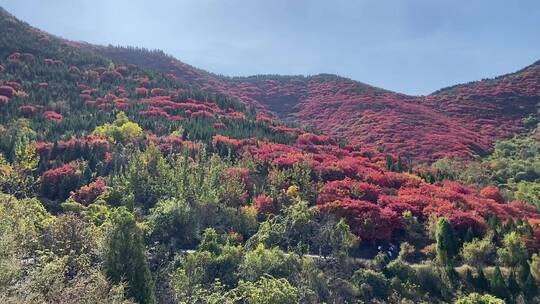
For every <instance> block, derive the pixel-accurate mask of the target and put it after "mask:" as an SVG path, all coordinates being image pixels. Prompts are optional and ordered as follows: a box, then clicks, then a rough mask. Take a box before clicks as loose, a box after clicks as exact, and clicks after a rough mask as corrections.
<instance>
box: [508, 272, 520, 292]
mask: <svg viewBox="0 0 540 304" xmlns="http://www.w3.org/2000/svg"><path fill="white" fill-rule="evenodd" d="M507 286H508V291H510V293H511V294H512V295H514V296H515V295H517V294H518V293H519V292H520V288H519V284H518V282H517V280H516V274H515V273H514V272H512V273H510V276H508V282H507Z"/></svg>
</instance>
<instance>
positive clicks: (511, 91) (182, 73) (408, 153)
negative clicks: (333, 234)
mask: <svg viewBox="0 0 540 304" xmlns="http://www.w3.org/2000/svg"><path fill="white" fill-rule="evenodd" d="M94 49H95V50H97V51H98V52H99V53H101V54H103V55H104V56H107V57H109V58H113V59H115V60H119V61H121V62H127V63H136V64H139V65H141V66H144V67H146V68H151V69H156V70H160V71H162V72H167V73H172V74H174V75H176V76H177V77H178V78H179V79H181V80H182V81H184V82H187V83H190V84H192V85H196V86H198V87H200V88H204V89H206V90H210V91H214V92H219V93H221V94H225V95H227V96H230V97H233V98H236V99H239V100H240V101H242V102H243V103H244V104H246V105H248V106H255V107H257V108H259V109H263V110H266V111H270V112H272V113H275V114H277V115H278V116H280V117H281V118H285V119H289V120H293V121H296V122H299V123H301V124H304V125H308V126H311V127H314V128H316V129H319V130H321V131H323V132H325V133H327V134H330V135H332V136H336V137H343V138H346V139H347V140H349V141H351V142H353V143H358V144H365V145H368V146H372V147H382V148H384V150H385V151H387V152H389V153H392V154H395V155H401V156H402V157H405V158H409V159H411V160H414V161H433V160H436V159H439V158H441V157H445V156H450V157H456V156H457V157H462V158H471V157H472V156H474V155H478V154H479V155H483V154H486V153H487V152H489V151H490V150H491V148H492V145H493V142H494V141H495V140H497V139H501V138H506V137H509V136H512V135H513V134H515V133H520V132H523V131H525V128H524V125H523V120H524V119H526V118H528V117H530V116H536V117H537V116H538V111H539V100H540V87H539V86H540V67H539V65H538V64H536V65H532V66H530V67H528V68H526V69H523V70H521V71H519V72H518V73H515V74H510V75H506V76H503V77H499V78H496V79H494V80H483V81H479V82H475V83H472V84H467V85H460V86H456V87H453V88H452V89H445V90H441V91H439V92H436V93H434V94H432V95H429V96H407V95H404V94H399V93H394V92H391V91H386V90H383V89H379V88H376V87H372V86H369V85H366V84H362V83H359V82H356V81H353V80H350V79H345V78H341V77H338V76H333V75H317V76H312V77H303V76H271V75H261V76H253V77H238V78H229V77H221V76H218V75H213V74H210V73H208V72H205V71H201V70H198V69H196V68H193V67H191V66H189V65H186V64H184V63H182V62H180V61H178V60H176V59H174V58H173V57H170V56H167V55H165V54H163V53H160V52H148V51H146V52H145V51H142V50H137V49H133V48H115V47H94Z"/></svg>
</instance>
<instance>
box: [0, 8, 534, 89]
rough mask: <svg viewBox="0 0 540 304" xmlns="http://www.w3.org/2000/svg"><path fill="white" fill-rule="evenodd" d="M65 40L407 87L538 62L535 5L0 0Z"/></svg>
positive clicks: (223, 65) (240, 72)
mask: <svg viewBox="0 0 540 304" xmlns="http://www.w3.org/2000/svg"><path fill="white" fill-rule="evenodd" d="M0 6H2V7H4V8H5V9H7V10H8V11H9V12H10V13H12V14H14V15H15V16H17V17H18V18H20V19H22V20H23V21H26V22H28V23H30V24H31V25H33V26H35V27H38V28H40V29H43V30H45V31H47V32H50V33H52V34H55V35H57V36H61V37H63V38H67V39H71V40H76V41H86V42H89V43H96V44H103V45H108V44H113V45H122V46H128V45H130V46H139V47H145V48H149V49H161V50H163V51H165V52H166V53H168V54H171V55H173V56H175V57H176V58H178V59H179V60H181V61H183V62H186V63H188V64H191V65H193V66H196V67H198V68H202V69H204V70H207V71H210V72H213V73H217V74H223V75H227V76H248V75H255V74H283V75H299V74H302V75H314V74H319V73H332V74H338V75H341V76H345V77H349V78H352V79H355V80H358V81H361V82H364V83H368V84H371V85H375V86H378V87H382V88H385V89H389V90H393V91H397V92H401V93H406V94H414V95H421V94H429V93H431V92H433V91H435V90H437V89H440V88H443V87H446V86H449V85H454V84H457V83H463V82H469V81H474V80H479V79H483V78H491V77H494V76H497V75H501V74H506V73H510V72H514V71H516V70H519V69H521V68H523V67H525V66H527V65H530V64H532V63H534V62H536V61H538V60H540V39H539V38H540V1H538V0H514V1H508V0H349V1H345V0H332V1H324V0H312V1H308V0H270V1H269V0H244V1H240V0H192V1H187V0H0Z"/></svg>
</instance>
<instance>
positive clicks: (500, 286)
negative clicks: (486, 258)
mask: <svg viewBox="0 0 540 304" xmlns="http://www.w3.org/2000/svg"><path fill="white" fill-rule="evenodd" d="M489 288H490V290H491V293H492V294H494V295H495V296H497V297H499V298H501V299H509V298H510V294H509V293H508V287H507V286H506V283H505V282H504V277H503V275H502V273H501V269H500V268H499V266H497V267H496V268H495V272H494V273H493V275H492V276H491V281H490V282H489Z"/></svg>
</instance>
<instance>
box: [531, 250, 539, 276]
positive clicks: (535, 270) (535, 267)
mask: <svg viewBox="0 0 540 304" xmlns="http://www.w3.org/2000/svg"><path fill="white" fill-rule="evenodd" d="M530 270H531V274H532V276H533V278H534V279H535V280H536V281H537V282H540V254H539V253H535V254H533V256H532V258H531V268H530Z"/></svg>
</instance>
